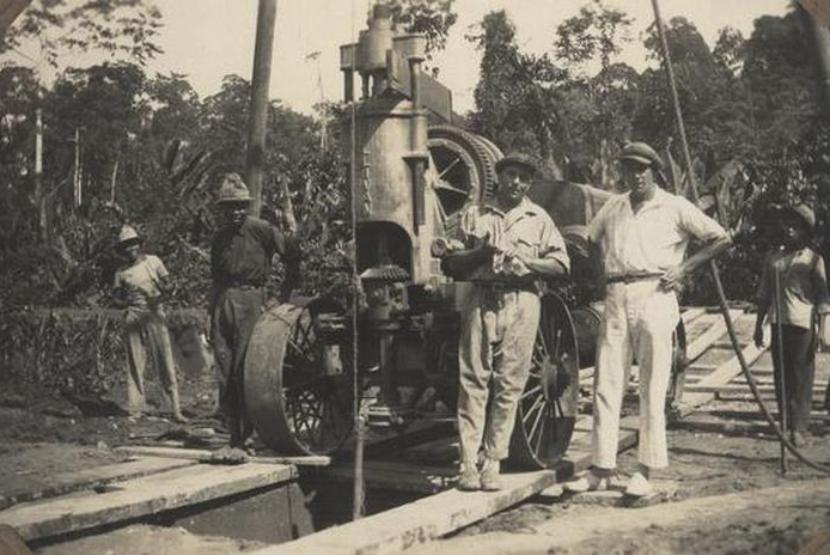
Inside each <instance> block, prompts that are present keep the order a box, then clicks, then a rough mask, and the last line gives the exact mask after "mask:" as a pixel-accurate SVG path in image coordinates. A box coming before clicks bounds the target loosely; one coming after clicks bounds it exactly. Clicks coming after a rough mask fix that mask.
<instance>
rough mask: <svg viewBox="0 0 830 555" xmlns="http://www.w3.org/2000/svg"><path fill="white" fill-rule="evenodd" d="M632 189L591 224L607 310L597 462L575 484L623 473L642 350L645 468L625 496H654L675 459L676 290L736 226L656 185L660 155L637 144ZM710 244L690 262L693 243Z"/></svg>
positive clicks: (626, 171) (623, 158) (630, 155)
mask: <svg viewBox="0 0 830 555" xmlns="http://www.w3.org/2000/svg"><path fill="white" fill-rule="evenodd" d="M619 159H620V162H621V165H622V178H623V179H622V180H623V185H624V187H625V189H626V190H627V192H626V193H623V194H618V195H614V196H613V197H611V198H610V199H609V200H608V201H607V202H606V203H605V205H603V207H602V208H601V209H600V210H599V212H598V213H597V215H596V216H595V217H594V219H593V220H592V221H591V223H590V226H589V236H590V240H591V243H592V247H593V248H594V249H598V250H599V251H601V256H602V260H603V266H604V270H605V275H606V284H607V287H606V299H605V313H604V316H603V321H602V324H601V326H600V331H599V336H598V338H597V363H596V372H595V374H594V423H593V426H594V427H593V436H592V454H593V456H592V459H593V466H592V468H591V470H589V471H588V472H587V473H586V474H585V475H584V476H583V477H581V478H580V479H578V480H576V481H573V482H569V483H568V484H566V488H567V489H568V490H570V491H574V492H581V491H588V490H596V489H605V488H607V487H608V485H609V478H611V477H612V475H613V474H614V469H615V467H616V456H617V441H618V434H619V420H620V409H621V405H622V399H623V394H624V392H625V378H626V376H627V375H628V372H627V370H628V368H629V367H630V365H631V360H632V356H636V359H637V364H638V365H639V370H640V434H639V453H638V459H639V463H640V465H639V471H638V472H637V473H635V474H634V476H632V477H631V480H630V481H629V483H628V486H627V488H626V493H627V494H630V495H635V496H643V495H648V494H649V493H650V492H651V485H650V484H649V482H648V479H649V476H650V474H651V470H652V469H657V468H663V467H666V466H668V450H667V446H666V422H665V395H666V390H667V388H668V384H669V379H670V373H671V350H672V345H671V343H672V331H673V330H674V328H675V327H676V326H677V322H678V320H679V318H680V310H679V307H678V304H677V295H676V293H675V291H676V290H678V289H680V287H681V286H682V283H683V279H684V277H685V276H687V275H688V274H689V273H690V272H692V271H693V270H694V269H695V268H697V267H698V266H700V265H701V264H703V263H705V262H707V261H709V260H710V259H712V258H713V257H715V256H717V255H718V254H720V253H721V252H723V251H724V250H725V249H726V248H728V247H729V245H730V244H731V239H730V237H729V235H728V234H727V232H726V231H725V230H724V229H723V228H722V227H721V226H720V225H719V224H718V223H717V222H716V221H715V220H713V219H712V218H710V217H708V216H706V215H705V214H704V213H703V212H702V211H701V210H700V209H699V208H697V207H696V206H695V205H693V204H692V203H691V202H689V201H688V200H686V199H685V198H683V197H680V196H677V195H673V194H671V193H668V192H666V191H664V190H662V189H660V188H659V187H658V186H657V183H656V182H655V172H656V171H657V170H659V169H660V167H661V166H662V161H661V160H660V157H659V156H658V154H657V153H656V152H655V151H654V150H653V149H652V148H651V147H650V146H648V145H647V144H645V143H630V144H628V145H626V146H625V148H624V149H623V151H622V153H621V154H620V157H619ZM692 238H695V239H697V240H698V241H700V242H701V243H702V244H703V246H702V248H701V249H700V250H699V251H698V252H697V253H695V254H694V255H693V256H691V257H689V258H688V259H686V260H684V259H683V257H684V254H685V251H686V246H687V245H688V243H689V240H690V239H692Z"/></svg>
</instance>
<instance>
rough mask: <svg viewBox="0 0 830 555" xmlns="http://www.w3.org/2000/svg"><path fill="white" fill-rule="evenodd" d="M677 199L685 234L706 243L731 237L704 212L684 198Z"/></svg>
mask: <svg viewBox="0 0 830 555" xmlns="http://www.w3.org/2000/svg"><path fill="white" fill-rule="evenodd" d="M676 198H677V201H678V211H679V214H678V220H679V224H680V225H679V227H680V229H682V230H683V231H684V232H685V233H687V234H689V235H690V236H692V237H694V238H695V239H697V240H699V241H703V242H706V243H708V242H711V241H714V240H716V239H723V238H726V237H728V236H729V235H728V233H727V232H726V230H725V229H724V228H723V226H721V225H720V224H719V223H718V222H717V221H715V220H714V219H713V218H710V217H709V216H707V215H706V214H704V213H703V210H701V209H700V208H698V207H697V206H695V205H694V204H692V203H691V202H689V201H688V200H686V199H684V198H682V197H676Z"/></svg>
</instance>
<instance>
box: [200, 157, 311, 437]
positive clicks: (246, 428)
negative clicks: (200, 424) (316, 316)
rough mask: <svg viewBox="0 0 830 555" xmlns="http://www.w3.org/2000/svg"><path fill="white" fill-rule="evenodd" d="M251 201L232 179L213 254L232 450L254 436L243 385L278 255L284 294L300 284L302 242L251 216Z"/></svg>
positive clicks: (226, 184)
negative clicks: (247, 356)
mask: <svg viewBox="0 0 830 555" xmlns="http://www.w3.org/2000/svg"><path fill="white" fill-rule="evenodd" d="M250 202H251V196H250V194H249V193H248V188H247V187H246V186H245V183H244V182H243V181H242V178H241V177H239V175H237V174H235V173H231V174H228V175H226V176H225V177H224V179H223V181H222V184H221V186H220V188H219V195H218V198H217V200H216V207H217V210H218V215H219V230H218V231H217V232H216V234H215V235H214V237H213V242H212V244H211V250H210V267H211V277H212V282H213V289H212V295H211V309H210V313H211V338H212V342H213V348H214V351H215V355H216V361H217V363H218V365H219V370H220V373H221V376H220V384H219V404H220V407H221V408H222V411H223V412H224V414H225V417H226V419H227V422H228V427H229V432H230V447H231V448H240V449H244V448H245V442H246V440H247V439H248V438H249V437H250V435H251V434H252V432H253V426H252V424H251V421H250V419H249V418H248V414H247V410H246V407H245V399H244V386H243V382H242V380H243V376H244V362H245V352H246V348H247V346H248V340H249V339H250V337H251V333H252V332H253V329H254V325H255V324H256V322H257V319H258V318H259V316H260V314H262V310H263V306H264V304H265V286H266V283H267V280H268V275H269V274H270V270H271V259H272V258H273V256H274V254H275V253H277V254H279V255H280V256H281V257H282V258H283V261H284V262H285V266H286V279H285V283H284V284H283V290H284V291H289V290H290V289H291V287H292V286H293V285H295V284H296V280H297V277H298V273H299V249H298V248H297V245H296V242H295V241H294V240H293V238H292V237H290V236H289V235H287V234H286V233H283V232H282V231H280V230H278V229H277V228H275V227H273V226H272V225H271V224H269V223H268V222H266V221H263V220H260V219H258V218H254V217H251V216H248V206H249V205H250Z"/></svg>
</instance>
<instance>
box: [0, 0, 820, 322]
mask: <svg viewBox="0 0 830 555" xmlns="http://www.w3.org/2000/svg"><path fill="white" fill-rule="evenodd" d="M391 4H392V5H393V8H394V11H395V14H396V20H397V21H398V24H399V25H400V26H402V27H404V28H406V29H407V30H410V31H421V32H425V33H427V36H428V38H429V48H430V50H431V51H432V52H435V51H437V50H439V49H441V48H443V46H444V44H445V42H446V37H447V34H448V33H450V32H462V31H460V30H458V29H454V28H453V25H454V24H455V22H456V19H457V17H456V13H455V11H454V10H455V6H454V3H453V0H394V1H392V2H391ZM162 19H163V14H162V13H160V12H159V11H158V10H157V9H155V8H154V7H153V6H152V3H151V2H149V1H143V0H129V1H127V0H99V1H95V2H84V3H81V4H80V7H78V3H71V2H68V1H67V0H35V1H34V2H33V3H32V5H31V6H30V8H28V9H27V10H26V11H25V12H24V14H23V15H22V16H21V17H20V19H19V20H18V21H17V22H16V23H15V25H14V26H13V27H12V28H11V29H10V30H9V32H7V33H6V34H5V36H3V37H2V41H0V188H1V189H2V194H0V260H2V263H0V310H3V311H5V310H11V309H19V308H22V307H32V306H77V307H98V306H106V305H107V302H108V301H107V298H108V297H107V285H108V283H109V282H110V279H111V276H112V272H113V271H114V269H115V267H116V265H117V263H118V261H117V259H116V258H115V256H114V253H113V243H114V239H115V235H116V233H117V229H118V227H119V226H120V225H121V223H122V222H128V223H130V224H133V225H135V226H136V227H138V229H139V231H140V233H142V234H143V236H144V237H145V238H146V244H147V249H148V250H149V251H151V252H155V253H157V254H159V255H160V256H161V257H162V258H163V259H164V260H165V262H166V264H167V265H168V267H169V268H170V269H171V270H172V272H173V275H174V285H175V290H174V293H173V299H172V304H173V305H177V306H199V305H202V306H204V304H205V296H206V294H207V291H208V288H209V287H208V280H209V272H208V256H207V245H208V244H209V239H210V235H211V232H212V229H213V226H214V218H213V212H212V208H213V203H212V200H213V194H214V193H215V190H216V187H217V186H218V180H219V177H220V176H221V175H222V174H223V173H225V172H228V171H238V172H240V173H242V172H243V170H244V164H245V147H246V145H245V140H246V126H247V119H248V104H249V93H250V83H249V82H248V81H247V80H246V79H244V78H243V77H240V76H238V75H228V76H226V77H225V78H224V81H223V83H222V87H221V90H220V91H219V92H217V93H216V94H214V95H211V96H208V97H205V98H200V97H199V96H198V95H197V94H196V92H195V91H194V89H193V87H192V86H191V85H190V83H188V80H187V78H186V77H185V76H183V75H179V74H175V73H174V74H168V75H160V74H156V75H150V74H149V73H148V69H147V64H148V62H149V61H150V60H151V59H152V58H153V57H154V56H157V55H158V54H160V49H159V47H158V46H157V44H156V43H155V38H156V36H157V32H158V28H159V25H160V22H161V21H162ZM666 25H667V31H668V41H669V45H670V50H671V53H672V57H673V61H674V65H675V72H676V75H677V79H678V86H679V89H680V98H681V102H682V106H683V110H684V115H685V119H686V127H687V131H688V135H689V140H690V143H691V149H692V155H693V157H694V159H695V173H696V177H697V181H698V182H699V183H700V184H701V185H702V194H703V195H704V198H703V204H704V206H705V208H706V209H707V210H708V211H709V212H710V213H712V214H713V215H715V216H716V217H718V218H719V219H720V221H721V222H722V223H724V224H725V225H727V226H729V227H730V228H732V229H734V230H737V231H740V234H739V240H738V244H737V246H736V248H734V249H733V250H732V251H731V252H730V254H729V255H728V257H727V258H726V259H725V260H724V261H723V266H724V267H725V272H724V275H725V281H726V285H727V293H728V296H729V297H730V298H732V299H751V297H752V294H753V288H754V285H753V284H754V280H755V273H756V272H757V267H758V263H759V260H758V257H759V256H760V252H761V250H762V249H763V248H764V240H763V233H762V230H761V229H760V228H759V226H758V222H759V221H760V215H761V212H762V210H763V207H764V206H767V205H768V204H769V203H770V202H773V201H776V202H777V201H785V200H789V201H791V200H793V199H796V198H801V199H804V200H807V201H808V202H811V203H815V206H816V207H817V208H818V212H819V219H820V222H823V221H824V219H825V210H824V207H825V206H826V205H827V196H828V191H829V190H830V188H829V186H828V183H827V180H828V169H830V168H828V166H830V148H828V146H830V132H828V126H827V123H826V119H824V117H823V116H822V111H821V106H820V97H819V92H818V91H819V88H818V79H817V72H816V66H815V53H814V52H813V46H812V44H811V42H810V37H809V34H808V33H807V32H806V31H805V28H804V26H803V21H802V15H801V14H800V13H799V12H798V11H797V10H796V9H795V8H792V9H791V11H790V13H788V14H787V15H785V16H784V17H775V16H764V17H760V18H758V19H757V20H756V21H755V23H754V29H753V30H752V33H751V34H750V36H748V37H744V36H742V35H741V34H740V33H739V32H738V31H736V30H735V29H731V28H728V27H727V28H724V29H722V30H721V31H720V33H719V36H718V39H717V41H716V42H715V44H712V45H709V44H707V43H706V42H705V41H704V39H703V38H702V36H701V34H700V33H699V32H698V30H697V28H696V27H695V24H694V21H692V20H691V19H685V18H673V19H671V20H670V21H668V22H666ZM467 39H468V40H470V41H472V42H473V43H474V44H475V45H476V47H477V48H478V49H479V50H480V51H481V53H482V61H481V68H480V69H481V71H480V80H479V82H478V83H477V85H476V87H475V109H474V110H473V111H472V112H470V113H467V114H462V115H461V116H460V118H459V121H458V122H457V123H458V124H459V125H462V126H464V127H466V128H468V129H470V130H472V131H474V132H477V133H481V134H482V135H485V136H487V137H489V138H491V139H492V140H493V141H494V142H495V143H496V144H498V145H499V146H500V147H501V148H502V150H503V151H509V150H516V149H518V150H525V151H529V152H533V153H535V154H537V155H538V156H539V157H540V158H541V159H543V160H544V161H545V163H546V165H547V170H548V172H547V173H548V174H549V175H548V178H549V179H567V180H572V181H577V182H582V183H590V184H593V185H595V186H598V187H603V188H609V189H610V188H613V187H614V183H615V179H616V166H615V164H614V157H615V155H616V153H617V152H618V151H619V149H620V148H621V146H622V145H623V144H624V143H625V142H626V141H628V140H645V141H648V142H649V143H651V144H652V145H654V146H655V147H656V148H658V149H659V150H660V151H661V153H663V154H664V156H665V157H666V159H667V160H668V161H669V167H668V171H667V172H666V186H667V187H669V188H671V189H673V190H675V191H678V192H685V193H686V194H688V179H687V176H685V175H684V171H683V170H682V169H681V166H682V164H680V163H679V161H680V160H681V157H680V156H679V149H678V143H677V139H676V133H675V130H674V126H673V121H672V117H671V104H670V96H669V92H668V89H667V85H666V81H665V75H664V70H663V67H662V62H661V59H662V57H661V56H660V54H659V51H658V40H657V37H656V35H655V29H654V26H653V25H652V27H650V28H649V30H648V31H647V32H646V33H645V35H644V36H643V37H641V38H639V39H635V38H634V37H633V36H632V19H631V18H630V17H629V16H628V15H627V14H626V13H625V12H624V11H622V10H619V9H614V8H611V7H609V6H608V5H607V4H606V3H604V2H603V1H601V0H594V1H588V2H587V3H586V5H585V6H584V7H583V8H582V9H581V10H579V12H578V13H575V14H573V15H572V17H570V18H568V19H566V20H565V21H564V22H563V23H562V24H561V25H559V26H556V27H552V28H551V29H550V41H549V44H550V49H549V51H548V52H546V53H545V54H543V55H538V54H529V53H527V52H523V51H522V48H521V46H520V45H519V44H518V43H517V41H516V31H515V27H514V26H513V24H512V23H511V21H510V19H509V17H508V15H507V14H506V13H505V12H504V11H498V12H493V13H490V14H488V15H487V16H485V17H484V19H483V20H482V21H481V22H480V23H479V24H478V25H477V26H475V27H474V28H472V29H468V30H467ZM633 40H643V41H644V45H645V47H646V50H647V52H648V54H647V55H648V57H649V58H650V61H651V63H650V64H649V67H648V68H647V69H645V70H643V71H639V72H638V71H637V70H635V69H634V68H632V67H630V66H628V65H626V64H624V63H622V62H620V61H619V54H620V51H621V48H622V47H623V46H624V45H625V44H626V43H627V42H630V41H633ZM22 44H28V45H31V44H36V45H37V46H38V48H39V52H40V54H39V57H37V58H36V59H35V58H28V57H24V56H22V55H21V54H20V52H21V49H20V46H21V45H22ZM336 46H337V45H332V48H335V47H336ZM67 52H81V53H86V54H90V53H93V54H100V59H108V60H109V61H107V62H102V63H100V64H96V65H92V66H89V67H83V68H78V67H72V65H71V64H68V65H67V63H66V60H71V59H72V58H71V57H67V56H66V53H67ZM46 65H49V66H51V67H52V70H53V71H55V72H57V78H56V79H54V80H51V81H50V82H49V83H48V84H47V83H45V82H44V81H43V80H41V78H40V75H41V70H42V69H43V68H44V66H46ZM183 69H186V68H183ZM439 69H440V68H439ZM439 78H440V77H439ZM341 109H342V107H341V106H339V105H337V104H336V103H324V104H320V105H318V106H317V114H316V115H315V116H313V117H312V116H308V115H304V114H300V113H297V112H295V111H293V110H292V109H291V108H290V107H288V106H285V105H283V104H282V103H281V102H280V101H279V100H278V99H275V100H273V101H272V102H271V104H270V108H269V118H268V137H267V144H268V149H267V161H266V166H267V176H268V178H267V180H266V184H265V187H264V199H263V200H264V202H265V204H266V206H267V208H266V215H271V214H272V213H273V211H274V208H275V207H277V206H281V205H283V204H284V201H285V198H284V195H285V191H288V195H289V196H290V199H291V201H292V204H293V206H294V210H295V211H296V218H297V220H298V221H300V222H302V225H301V228H300V230H299V233H300V235H301V238H302V239H303V241H304V242H305V245H306V249H305V252H306V253H307V257H306V260H305V262H304V265H305V266H304V276H305V278H306V279H305V280H304V289H305V292H306V293H321V292H326V291H329V290H334V289H338V288H342V287H343V286H344V284H345V283H346V281H345V280H346V279H347V278H346V277H345V275H344V270H345V269H347V267H348V264H349V256H348V252H349V248H348V240H349V237H350V232H349V223H348V220H349V218H348V194H347V191H346V187H345V181H344V175H343V173H344V172H343V167H344V164H343V161H342V160H341V159H340V154H339V148H338V145H339V137H338V126H337V125H335V124H332V123H331V122H332V121H334V118H336V117H337V114H338V112H339V111H340V110H341ZM38 114H39V116H38ZM38 119H40V121H41V122H42V129H43V135H42V137H43V172H42V177H41V178H40V179H37V178H36V173H35V151H36V148H35V142H36V141H35V137H36V128H37V123H38ZM325 122H328V125H326V124H325ZM675 159H676V160H677V161H678V162H677V163H675V162H674V160H675ZM826 239H827V228H826V227H825V226H824V225H823V224H821V225H820V239H819V243H820V245H821V246H822V247H826V246H827V240H826ZM825 254H826V250H825ZM277 271H279V269H277ZM686 295H687V299H686V301H687V302H709V303H711V302H712V300H713V298H714V297H713V295H712V291H711V287H710V286H709V283H708V281H707V278H703V279H700V280H696V281H695V283H694V284H693V285H691V286H690V288H689V289H688V291H687V293H686Z"/></svg>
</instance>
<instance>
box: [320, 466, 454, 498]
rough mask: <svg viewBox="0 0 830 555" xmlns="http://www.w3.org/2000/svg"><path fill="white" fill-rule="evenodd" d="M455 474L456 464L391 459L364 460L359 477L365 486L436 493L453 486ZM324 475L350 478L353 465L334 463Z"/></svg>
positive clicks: (345, 479) (352, 472) (350, 479)
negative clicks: (411, 462) (436, 464)
mask: <svg viewBox="0 0 830 555" xmlns="http://www.w3.org/2000/svg"><path fill="white" fill-rule="evenodd" d="M457 474H458V468H457V466H456V465H444V466H432V465H430V466H427V465H423V464H407V463H400V462H392V461H365V462H364V463H363V479H364V481H365V483H366V486H367V487H371V488H383V489H389V490H394V491H407V492H418V493H436V492H439V491H443V490H445V489H447V488H450V487H453V485H454V483H455V480H456V477H457ZM324 475H325V476H326V477H327V478H330V479H333V480H340V481H349V482H351V481H352V480H354V465H351V464H345V465H336V466H331V467H329V468H327V469H326V471H325V474H324Z"/></svg>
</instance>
